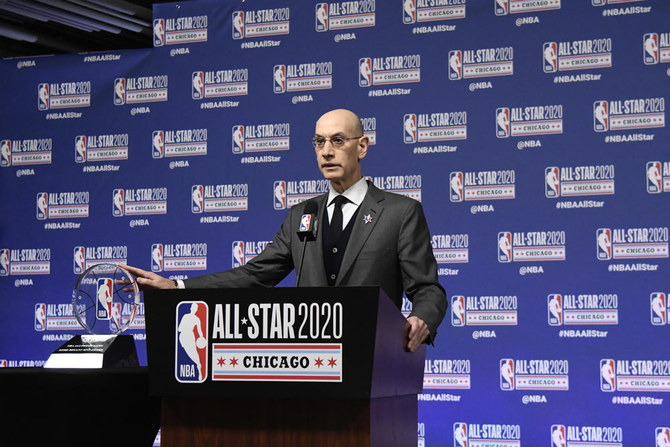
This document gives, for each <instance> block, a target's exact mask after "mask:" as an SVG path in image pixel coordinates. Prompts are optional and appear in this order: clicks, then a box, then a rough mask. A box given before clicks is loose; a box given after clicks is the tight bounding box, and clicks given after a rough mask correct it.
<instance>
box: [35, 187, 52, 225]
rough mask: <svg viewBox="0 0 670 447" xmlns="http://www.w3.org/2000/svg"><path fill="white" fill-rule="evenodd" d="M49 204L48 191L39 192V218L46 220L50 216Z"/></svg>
mask: <svg viewBox="0 0 670 447" xmlns="http://www.w3.org/2000/svg"><path fill="white" fill-rule="evenodd" d="M48 208H49V207H48V205H47V193H45V192H38V193H37V219H39V220H45V219H46V218H47V217H48V214H49V210H48Z"/></svg>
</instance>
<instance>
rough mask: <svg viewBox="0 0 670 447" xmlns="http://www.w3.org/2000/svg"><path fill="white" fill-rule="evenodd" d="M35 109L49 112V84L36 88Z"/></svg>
mask: <svg viewBox="0 0 670 447" xmlns="http://www.w3.org/2000/svg"><path fill="white" fill-rule="evenodd" d="M37 109H38V110H49V84H40V85H38V86H37Z"/></svg>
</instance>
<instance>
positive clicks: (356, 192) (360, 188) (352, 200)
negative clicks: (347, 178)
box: [326, 177, 368, 230]
mask: <svg viewBox="0 0 670 447" xmlns="http://www.w3.org/2000/svg"><path fill="white" fill-rule="evenodd" d="M367 192H368V182H367V181H366V180H365V177H362V178H361V179H360V180H359V181H357V182H356V183H354V184H353V185H351V186H350V187H349V189H347V190H346V191H344V192H343V193H342V195H343V196H344V197H346V198H347V199H349V201H348V202H345V203H344V205H342V229H343V230H344V229H345V228H346V226H347V224H348V223H349V221H350V220H351V217H352V216H353V215H354V213H355V212H356V210H357V209H358V207H359V206H361V203H363V199H364V198H365V194H367ZM338 195H339V194H338V193H337V191H335V190H334V189H333V186H332V185H331V187H330V191H329V192H328V201H327V202H326V203H327V204H328V206H327V207H326V212H327V213H328V222H330V221H331V220H332V219H333V211H334V210H335V203H334V202H333V199H334V198H335V197H337V196H338Z"/></svg>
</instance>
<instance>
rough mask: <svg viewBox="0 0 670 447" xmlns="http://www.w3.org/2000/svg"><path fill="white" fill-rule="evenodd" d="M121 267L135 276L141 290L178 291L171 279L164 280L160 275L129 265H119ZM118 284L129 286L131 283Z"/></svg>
mask: <svg viewBox="0 0 670 447" xmlns="http://www.w3.org/2000/svg"><path fill="white" fill-rule="evenodd" d="M119 267H121V268H122V269H125V270H127V271H128V272H129V273H131V274H132V275H133V276H135V278H136V281H137V285H138V286H139V288H140V290H145V289H176V288H177V285H176V284H175V283H174V281H172V280H171V279H167V278H163V277H162V276H160V275H157V274H155V273H153V272H147V271H146V270H142V269H138V268H137V267H131V266H129V265H124V264H119ZM117 284H120V285H127V284H130V282H129V281H117Z"/></svg>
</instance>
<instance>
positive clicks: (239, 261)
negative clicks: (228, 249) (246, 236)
mask: <svg viewBox="0 0 670 447" xmlns="http://www.w3.org/2000/svg"><path fill="white" fill-rule="evenodd" d="M242 265H244V242H243V241H234V242H233V268H235V267H240V266H242Z"/></svg>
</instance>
